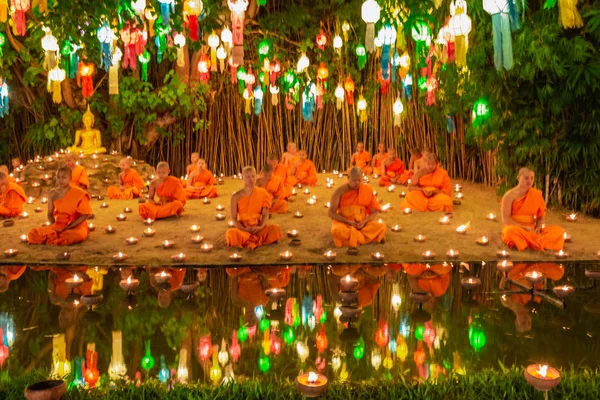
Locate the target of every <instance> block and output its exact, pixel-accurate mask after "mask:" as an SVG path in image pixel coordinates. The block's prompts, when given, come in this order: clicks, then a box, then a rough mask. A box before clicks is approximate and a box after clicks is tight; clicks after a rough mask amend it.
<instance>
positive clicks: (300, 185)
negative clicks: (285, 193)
mask: <svg viewBox="0 0 600 400" xmlns="http://www.w3.org/2000/svg"><path fill="white" fill-rule="evenodd" d="M296 187H297V188H298V189H302V184H301V183H299V184H297V185H296ZM306 190H308V188H306Z"/></svg>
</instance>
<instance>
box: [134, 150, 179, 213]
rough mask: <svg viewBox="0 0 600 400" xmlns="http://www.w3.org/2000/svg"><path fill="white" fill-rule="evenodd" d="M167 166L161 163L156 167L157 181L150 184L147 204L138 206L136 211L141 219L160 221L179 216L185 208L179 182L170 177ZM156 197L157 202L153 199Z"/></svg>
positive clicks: (169, 170)
mask: <svg viewBox="0 0 600 400" xmlns="http://www.w3.org/2000/svg"><path fill="white" fill-rule="evenodd" d="M170 173H171V169H170V168H169V164H167V163H166V162H164V161H162V162H159V163H158V165H157V166H156V174H157V175H158V179H155V180H153V181H152V182H150V187H149V190H148V202H147V203H144V204H140V206H139V208H138V211H139V213H140V215H141V216H142V218H143V219H148V218H150V219H153V220H157V219H161V218H167V217H172V216H174V215H181V213H183V208H184V207H185V203H186V200H185V194H184V191H183V185H182V184H181V180H179V179H177V178H175V177H173V176H170V175H169V174H170ZM155 196H158V201H156V200H154V197H155Z"/></svg>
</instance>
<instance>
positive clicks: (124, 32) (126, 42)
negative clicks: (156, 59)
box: [120, 23, 160, 70]
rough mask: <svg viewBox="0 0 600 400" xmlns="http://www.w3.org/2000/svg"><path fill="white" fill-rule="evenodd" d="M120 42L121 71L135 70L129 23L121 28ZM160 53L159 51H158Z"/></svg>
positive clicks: (133, 47) (133, 38) (134, 44)
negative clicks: (121, 43)
mask: <svg viewBox="0 0 600 400" xmlns="http://www.w3.org/2000/svg"><path fill="white" fill-rule="evenodd" d="M120 33H121V40H122V41H123V50H124V53H123V57H124V58H123V69H127V68H131V69H133V70H135V69H136V68H137V51H136V48H135V47H136V43H135V41H134V40H135V38H136V36H135V35H134V36H133V37H132V32H131V25H130V24H129V23H127V24H125V25H124V26H123V29H121V32H120ZM159 51H160V50H159Z"/></svg>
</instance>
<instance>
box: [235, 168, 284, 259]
mask: <svg viewBox="0 0 600 400" xmlns="http://www.w3.org/2000/svg"><path fill="white" fill-rule="evenodd" d="M242 179H243V181H244V188H243V189H241V190H239V191H237V192H235V193H234V194H233V196H231V218H232V220H233V224H234V227H233V228H231V229H228V230H227V233H226V234H225V238H226V239H227V246H230V247H244V248H247V249H251V250H252V249H255V248H257V247H259V246H262V245H265V244H271V243H275V242H277V241H278V240H279V239H281V229H279V226H278V225H267V222H268V221H269V207H271V196H270V195H269V193H268V192H267V191H266V190H265V189H262V188H259V187H256V170H255V169H254V167H245V168H244V171H243V172H242Z"/></svg>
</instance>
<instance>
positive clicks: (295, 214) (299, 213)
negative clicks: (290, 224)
mask: <svg viewBox="0 0 600 400" xmlns="http://www.w3.org/2000/svg"><path fill="white" fill-rule="evenodd" d="M294 217H295V218H302V217H303V215H302V213H301V212H300V211H296V212H295V213H294Z"/></svg>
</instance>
